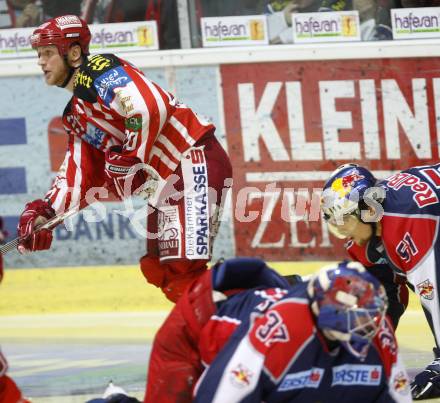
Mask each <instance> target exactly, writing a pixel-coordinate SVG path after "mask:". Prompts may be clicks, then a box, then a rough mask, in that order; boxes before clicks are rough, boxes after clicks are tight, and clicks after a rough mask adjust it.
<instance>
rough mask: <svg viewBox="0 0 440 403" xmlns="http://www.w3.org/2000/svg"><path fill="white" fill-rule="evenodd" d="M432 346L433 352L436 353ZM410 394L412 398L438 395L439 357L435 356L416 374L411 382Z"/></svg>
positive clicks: (439, 388)
mask: <svg viewBox="0 0 440 403" xmlns="http://www.w3.org/2000/svg"><path fill="white" fill-rule="evenodd" d="M437 353H438V349H436V348H434V354H436V356H437V355H438V354H437ZM411 394H412V397H413V399H414V400H422V399H431V398H433V397H440V358H436V359H435V360H434V361H433V362H431V364H429V365H428V366H427V367H426V368H425V369H424V370H423V371H422V372H420V373H419V374H417V375H416V377H415V378H414V380H413V381H412V383H411Z"/></svg>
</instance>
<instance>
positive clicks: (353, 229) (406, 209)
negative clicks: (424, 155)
mask: <svg viewBox="0 0 440 403" xmlns="http://www.w3.org/2000/svg"><path fill="white" fill-rule="evenodd" d="M439 200H440V164H437V165H429V166H418V167H413V168H409V169H407V170H404V171H401V172H397V173H395V174H393V175H392V176H390V177H389V178H387V179H385V180H380V181H379V180H377V179H376V178H375V177H374V176H373V174H372V173H371V172H370V171H369V170H368V169H366V168H364V167H360V166H358V165H356V164H346V165H343V166H341V167H339V168H338V169H337V170H336V171H335V172H333V174H332V175H331V177H330V178H329V179H328V180H327V182H326V184H325V185H324V191H323V198H322V210H323V213H324V218H325V220H326V221H327V224H328V227H329V229H330V231H331V232H332V233H333V234H334V235H336V236H337V237H338V238H346V239H348V243H347V245H348V250H349V252H350V254H351V256H352V258H354V259H355V260H358V261H360V262H362V263H364V264H365V265H377V264H379V265H383V264H385V265H384V269H385V268H387V267H388V268H389V267H391V268H392V269H393V270H394V272H395V275H396V276H398V277H402V276H403V277H404V278H406V280H407V282H408V284H409V286H410V287H411V288H412V289H413V290H414V291H415V292H416V293H417V295H418V296H419V298H420V302H421V305H422V307H423V311H424V313H425V316H426V319H427V321H428V323H429V325H430V328H431V331H432V333H433V335H434V338H435V341H436V347H435V348H434V354H435V359H434V361H433V362H432V363H431V364H429V365H428V366H427V367H426V369H425V370H424V371H422V372H421V373H420V374H418V375H417V376H416V377H415V379H414V381H413V382H412V385H411V389H412V395H413V397H414V399H426V398H431V397H439V396H440V349H439V347H440V344H439V343H440V305H439V296H438V291H437V290H438V287H439V278H440V261H439V259H440V256H439V253H440V239H439V236H438V230H439V221H440V203H439Z"/></svg>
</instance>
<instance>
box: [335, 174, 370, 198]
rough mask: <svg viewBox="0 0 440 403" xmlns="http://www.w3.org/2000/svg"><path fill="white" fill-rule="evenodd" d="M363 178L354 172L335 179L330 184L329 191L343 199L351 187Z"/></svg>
mask: <svg viewBox="0 0 440 403" xmlns="http://www.w3.org/2000/svg"><path fill="white" fill-rule="evenodd" d="M364 178H365V176H363V175H359V174H358V173H357V171H354V172H352V173H351V174H349V175H346V176H343V177H342V178H337V179H335V180H334V181H333V183H332V186H331V189H332V190H333V191H334V192H336V193H337V194H338V195H339V197H345V196H347V195H348V194H349V193H350V192H351V189H352V187H353V185H354V184H355V183H356V182H357V181H359V180H361V179H364Z"/></svg>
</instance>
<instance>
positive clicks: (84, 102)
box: [18, 15, 232, 301]
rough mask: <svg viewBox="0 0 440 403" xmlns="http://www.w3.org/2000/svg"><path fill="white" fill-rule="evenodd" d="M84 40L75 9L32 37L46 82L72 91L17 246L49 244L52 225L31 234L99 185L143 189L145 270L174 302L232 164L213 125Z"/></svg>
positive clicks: (206, 236) (204, 242)
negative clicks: (57, 158) (58, 158)
mask: <svg viewBox="0 0 440 403" xmlns="http://www.w3.org/2000/svg"><path fill="white" fill-rule="evenodd" d="M90 39H91V35H90V31H89V28H88V26H87V24H86V23H85V22H84V21H83V20H82V19H80V18H79V17H77V16H75V15H65V16H61V17H56V18H54V19H52V20H49V21H48V22H46V23H44V24H42V25H41V26H40V27H38V28H37V29H36V30H35V31H34V33H33V35H32V37H31V44H32V47H33V48H34V49H36V50H37V52H38V64H39V65H40V66H41V69H42V70H43V73H44V78H45V81H46V83H47V84H48V85H52V86H53V85H56V86H59V87H63V88H65V89H66V90H68V91H70V92H73V97H72V98H71V100H70V101H69V103H68V105H67V106H66V108H65V110H64V114H63V123H64V127H65V129H66V131H67V134H68V136H69V147H68V150H67V153H66V156H65V160H64V162H63V164H62V166H61V168H60V170H59V172H58V176H57V177H56V179H55V181H54V183H53V185H52V188H51V189H50V190H49V191H48V192H47V194H46V195H45V197H44V199H42V200H41V199H40V200H35V201H33V202H30V203H28V204H27V205H26V207H25V210H24V211H23V213H22V215H21V218H20V222H19V227H18V229H19V235H20V237H22V238H23V240H22V241H21V242H20V244H19V247H18V248H19V250H20V251H22V252H24V251H36V250H44V249H48V248H49V247H50V245H51V242H52V232H51V230H41V231H38V232H34V231H33V230H34V228H35V226H36V225H38V224H39V223H43V222H45V221H47V220H48V219H50V218H51V217H53V216H54V215H56V214H57V215H58V214H60V213H62V212H63V211H65V210H66V209H69V208H71V207H75V206H79V208H83V207H84V206H85V205H87V204H89V203H90V202H91V201H94V200H95V196H96V194H97V191H96V189H101V190H102V187H103V186H105V187H106V189H108V190H110V191H111V192H112V193H113V194H115V195H116V196H117V197H118V198H119V199H120V200H125V199H126V198H127V197H129V196H131V195H133V194H135V195H141V196H143V197H144V198H145V199H146V200H147V201H148V204H149V210H148V212H149V214H148V218H147V228H146V230H145V229H144V232H147V233H148V236H147V255H145V256H144V257H142V258H141V261H140V264H141V270H142V272H143V274H144V276H145V278H146V279H147V281H148V282H149V283H151V284H154V285H155V286H157V287H160V288H161V289H162V291H163V292H164V293H165V295H166V296H167V297H168V298H169V299H170V300H172V301H176V300H177V299H178V297H179V296H180V295H181V294H182V291H183V290H184V288H185V287H186V286H187V284H188V283H189V282H191V281H192V280H193V279H194V278H196V277H197V276H199V275H200V274H202V273H203V272H204V271H205V270H206V263H207V262H208V260H209V259H210V256H211V250H212V243H213V240H214V237H215V235H216V232H217V229H218V225H219V214H221V207H222V203H223V200H224V198H225V194H226V191H227V189H228V188H229V187H230V185H231V176H232V169H231V164H230V161H229V158H228V156H227V154H226V153H225V151H224V150H223V148H222V147H221V145H220V144H219V142H218V140H217V139H216V137H215V135H214V130H215V128H214V126H213V125H212V124H211V123H209V122H207V121H205V120H204V119H202V118H201V117H200V116H198V115H197V114H196V113H195V112H193V111H192V110H191V109H190V108H189V107H187V106H186V105H184V104H182V103H180V102H179V101H177V100H176V99H175V98H174V96H173V95H171V94H170V93H168V92H167V91H165V90H164V89H163V88H161V87H159V86H158V85H157V84H155V83H153V82H152V81H150V80H149V79H148V78H147V77H145V75H144V74H143V73H142V72H141V71H140V70H139V69H138V68H136V67H134V66H133V65H132V64H130V63H128V62H127V61H125V60H123V59H121V58H119V57H117V56H115V55H113V54H98V55H93V56H90V55H89V43H90ZM143 235H144V236H145V235H147V234H143Z"/></svg>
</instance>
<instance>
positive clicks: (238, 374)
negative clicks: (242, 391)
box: [229, 364, 254, 388]
mask: <svg viewBox="0 0 440 403" xmlns="http://www.w3.org/2000/svg"><path fill="white" fill-rule="evenodd" d="M253 376H254V374H253V372H252V371H251V370H250V369H248V368H246V367H245V366H244V365H243V364H238V365H237V367H236V368H234V369H233V370H232V371H231V375H230V378H229V379H230V380H231V383H232V384H233V385H234V386H237V387H239V388H242V387H245V386H249V385H250V383H251V379H252V377H253Z"/></svg>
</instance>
